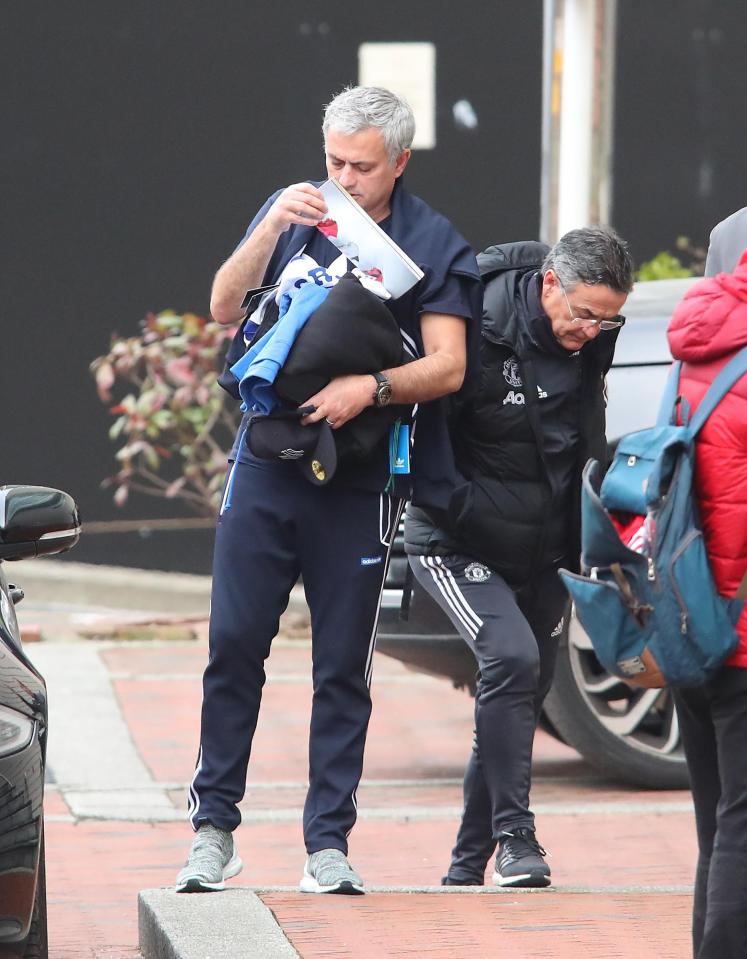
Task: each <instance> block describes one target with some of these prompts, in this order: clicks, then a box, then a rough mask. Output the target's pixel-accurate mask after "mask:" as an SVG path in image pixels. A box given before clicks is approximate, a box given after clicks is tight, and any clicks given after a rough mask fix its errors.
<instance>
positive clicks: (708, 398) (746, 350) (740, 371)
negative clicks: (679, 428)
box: [689, 346, 747, 436]
mask: <svg viewBox="0 0 747 959" xmlns="http://www.w3.org/2000/svg"><path fill="white" fill-rule="evenodd" d="M745 373H747V346H743V347H742V349H741V350H740V351H739V352H738V353H737V354H736V356H733V357H732V358H731V359H730V360H729V362H728V363H727V364H726V366H725V367H724V368H723V369H722V370H721V372H720V373H719V374H718V376H717V377H716V379H715V380H714V381H713V383H711V385H710V387H709V388H708V392H707V393H706V395H705V396H704V397H703V399H702V400H701V401H700V403H699V404H698V408H697V409H696V411H695V413H694V414H693V418H692V419H691V420H690V424H689V428H690V432H691V433H692V435H693V436H695V435H696V434H697V433H698V431H699V430H700V429H701V427H702V426H703V424H704V423H705V421H706V420H707V419H708V417H709V416H710V415H711V413H712V412H713V411H714V410H715V409H716V407H717V406H718V404H719V403H720V402H721V400H722V399H723V398H724V396H726V394H727V393H728V392H729V390H730V389H731V388H732V386H734V384H735V383H736V382H737V380H739V379H740V378H741V377H742V376H744V374H745Z"/></svg>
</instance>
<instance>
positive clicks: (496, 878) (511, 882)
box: [493, 872, 552, 889]
mask: <svg viewBox="0 0 747 959" xmlns="http://www.w3.org/2000/svg"><path fill="white" fill-rule="evenodd" d="M551 884H552V879H551V878H550V877H549V876H548V875H545V874H544V873H538V872H524V873H521V874H520V875H518V876H502V875H501V874H500V873H499V872H494V873H493V885H494V886H522V887H523V888H526V889H544V887H545V886H549V885H551Z"/></svg>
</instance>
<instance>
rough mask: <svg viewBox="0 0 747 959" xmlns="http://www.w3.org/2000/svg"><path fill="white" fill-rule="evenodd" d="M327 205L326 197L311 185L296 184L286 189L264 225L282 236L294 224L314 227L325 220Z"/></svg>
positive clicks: (270, 210) (273, 206) (274, 204)
mask: <svg viewBox="0 0 747 959" xmlns="http://www.w3.org/2000/svg"><path fill="white" fill-rule="evenodd" d="M326 212H327V204H326V203H325V202H324V197H323V196H322V194H321V192H320V191H319V190H317V188H316V187H315V186H312V185H311V184H310V183H294V184H292V185H291V186H288V187H286V188H285V189H284V190H283V192H282V193H281V194H280V196H279V197H278V198H277V200H275V202H274V203H273V204H272V206H271V207H270V209H269V211H268V213H267V216H266V217H265V219H264V224H265V225H266V227H267V229H268V230H269V231H270V232H272V233H274V234H276V235H277V236H280V234H281V233H285V231H286V230H287V229H288V227H289V226H291V225H292V224H293V223H300V224H302V225H303V226H313V225H315V224H317V223H318V222H319V221H320V220H322V219H324V215H325V214H326Z"/></svg>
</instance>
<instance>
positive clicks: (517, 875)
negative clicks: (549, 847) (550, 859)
mask: <svg viewBox="0 0 747 959" xmlns="http://www.w3.org/2000/svg"><path fill="white" fill-rule="evenodd" d="M546 855H547V853H546V852H545V850H544V849H543V848H542V846H540V844H539V843H538V842H537V837H536V836H535V834H534V830H533V829H528V828H526V827H525V828H522V829H514V831H513V832H504V833H501V836H500V839H499V845H498V855H497V856H496V857H495V872H494V873H493V883H494V884H495V885H496V886H532V887H535V888H536V887H539V886H549V885H550V867H549V866H548V865H547V863H546V862H545V860H544V859H543V858H542V857H543V856H546Z"/></svg>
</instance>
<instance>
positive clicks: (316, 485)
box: [176, 87, 481, 893]
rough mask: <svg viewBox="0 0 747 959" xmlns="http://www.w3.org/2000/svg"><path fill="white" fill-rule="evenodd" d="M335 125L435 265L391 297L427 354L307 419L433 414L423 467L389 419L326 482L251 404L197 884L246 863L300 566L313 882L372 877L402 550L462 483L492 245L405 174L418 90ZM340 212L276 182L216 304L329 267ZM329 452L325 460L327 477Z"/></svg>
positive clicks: (373, 193)
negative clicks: (461, 430)
mask: <svg viewBox="0 0 747 959" xmlns="http://www.w3.org/2000/svg"><path fill="white" fill-rule="evenodd" d="M323 131H324V142H325V156H326V166H327V172H328V174H329V176H331V177H334V178H335V179H337V180H338V181H339V182H340V183H341V184H342V185H343V186H344V187H345V188H346V189H347V191H348V192H349V193H350V194H351V195H352V197H353V198H354V199H355V200H356V202H357V203H359V204H360V206H361V207H362V208H363V209H364V210H365V211H366V212H367V213H368V214H369V216H371V217H372V219H373V220H374V221H375V222H377V223H378V224H379V226H380V227H381V228H382V229H383V230H384V231H385V232H386V233H387V234H388V235H389V236H390V237H391V238H392V239H393V240H394V241H395V243H397V244H398V245H399V246H400V247H401V248H402V249H403V250H404V251H405V252H406V253H407V254H408V255H409V256H410V258H411V259H413V260H414V261H415V262H416V263H417V264H418V265H419V266H420V268H421V269H422V270H423V272H424V277H423V279H422V280H420V281H419V282H418V283H417V284H416V285H415V286H414V287H413V288H412V289H411V290H409V291H408V292H407V293H405V294H404V295H402V296H401V297H399V298H397V299H392V300H388V301H386V304H387V306H388V308H389V309H390V310H391V313H392V315H393V316H394V318H395V320H396V322H397V324H398V326H399V329H400V332H401V336H402V343H403V347H404V352H405V353H406V354H407V355H408V359H410V362H407V363H405V364H404V365H396V366H394V367H393V368H390V369H384V370H375V371H374V370H372V371H371V372H369V373H365V374H350V375H343V376H336V377H335V378H333V379H332V380H330V381H329V382H328V384H327V385H326V386H324V387H323V388H321V389H319V390H317V391H316V392H315V393H314V394H313V395H311V396H308V397H307V398H306V399H305V401H304V402H303V403H301V405H302V406H310V407H313V408H314V411H313V412H311V413H310V414H307V415H306V416H305V418H304V419H303V420H302V423H303V424H304V426H305V427H306V428H309V429H312V428H314V424H321V425H322V426H323V423H322V421H326V423H327V424H329V426H330V427H331V428H332V430H333V433H334V434H336V435H337V436H338V439H342V436H343V433H338V431H339V430H340V429H341V428H342V427H344V426H345V424H346V423H351V425H352V424H353V423H354V421H355V420H356V417H358V416H359V415H360V414H362V413H363V412H364V411H368V412H367V413H366V416H368V417H369V418H370V415H371V408H373V409H374V410H375V409H376V408H382V409H381V412H382V415H383V414H384V412H385V411H384V410H383V407H385V406H387V405H388V404H389V402H390V401H391V402H392V403H394V404H397V405H398V406H402V407H403V408H406V409H407V410H408V414H410V415H411V410H412V408H413V407H414V408H415V409H416V411H417V413H416V417H412V416H411V418H410V422H409V423H408V425H409V426H410V438H411V439H413V438H414V436H415V434H417V436H416V439H414V441H413V442H412V443H411V445H410V450H411V472H410V473H409V474H404V473H397V472H396V471H395V470H394V468H393V464H392V463H391V462H390V453H389V437H388V436H387V435H383V436H382V437H381V439H380V441H378V442H377V443H376V444H375V446H374V448H373V449H372V450H370V451H368V453H367V455H366V456H365V457H364V458H357V459H351V458H350V457H348V458H341V460H340V462H339V464H338V466H337V469H336V471H335V473H334V477H333V478H332V479H331V480H329V481H326V480H328V477H327V478H326V480H325V481H323V482H310V481H309V478H308V477H307V476H305V475H304V473H303V471H302V470H299V469H298V468H297V464H295V463H289V462H281V461H277V460H269V459H263V458H260V457H259V456H257V455H254V453H252V451H251V450H250V448H249V447H248V445H247V442H246V431H247V425H248V424H247V417H245V418H244V422H242V425H241V427H240V429H239V433H238V436H237V441H236V443H235V444H234V448H233V450H232V453H231V460H232V467H231V471H230V474H229V479H228V481H227V485H226V491H225V494H224V500H223V505H222V508H221V515H220V517H219V521H218V528H217V534H216V545H215V559H214V568H213V595H212V603H211V623H210V657H209V663H208V666H207V669H206V671H205V676H204V683H203V706H202V725H201V738H200V750H199V756H198V762H197V769H196V772H195V777H194V780H193V782H192V785H191V787H190V796H189V812H190V821H191V824H192V827H193V829H195V830H196V836H195V838H194V841H193V844H192V848H191V850H190V854H189V859H188V861H187V864H186V865H185V867H184V868H183V869H182V870H181V872H180V874H179V876H178V878H177V885H176V888H177V891H181V892H201V891H207V890H212V889H221V888H223V883H224V881H225V880H226V879H228V878H230V877H231V876H234V875H236V874H237V873H238V872H239V870H240V869H241V868H242V863H241V860H240V859H239V858H238V855H237V854H236V851H235V848H234V842H233V836H232V832H233V830H234V829H235V828H236V826H237V825H238V824H239V821H240V813H239V811H238V803H239V802H240V801H241V799H242V797H243V795H244V790H245V784H246V773H247V766H248V761H249V755H250V751H251V745H252V738H253V735H254V730H255V727H256V722H257V716H258V712H259V705H260V699H261V691H262V686H263V684H264V680H265V672H264V660H265V659H266V657H267V656H268V654H269V651H270V645H271V642H272V639H273V637H274V636H275V634H276V632H277V629H278V621H279V617H280V615H281V614H282V612H283V610H284V609H285V607H286V606H287V603H288V597H289V594H290V590H291V588H292V586H293V585H294V583H295V582H296V580H297V578H298V576H299V575H301V576H302V577H303V583H304V589H305V591H306V597H307V600H308V603H309V608H310V611H311V627H312V663H313V666H312V669H313V686H314V695H313V704H312V716H311V726H310V731H309V735H310V743H309V767H310V775H309V779H310V781H309V790H308V794H307V798H306V804H305V808H304V839H305V844H306V852H307V860H306V864H305V867H304V873H303V878H302V880H301V889H302V890H303V891H306V892H336V893H361V892H363V891H364V889H363V882H362V880H361V878H360V876H359V875H358V874H357V873H356V872H355V870H354V869H353V868H352V867H351V866H350V864H349V862H348V860H347V851H348V847H347V836H348V834H349V832H350V830H351V829H352V827H353V825H354V823H355V818H356V805H355V791H356V789H357V786H358V782H359V780H360V776H361V771H362V764H363V750H364V745H365V738H366V731H367V726H368V720H369V716H370V711H371V700H370V693H369V685H370V679H371V665H372V656H373V646H374V637H375V632H376V621H377V617H378V607H379V601H380V596H381V590H382V588H383V583H384V575H385V572H386V566H387V561H388V557H389V551H390V548H391V544H392V539H393V537H394V534H395V532H396V529H397V525H398V521H399V515H400V512H401V506H402V503H403V502H404V499H405V498H407V497H410V496H411V497H412V498H413V501H415V502H421V503H423V504H430V505H431V506H434V507H437V506H439V505H444V503H445V500H444V497H445V496H447V495H448V491H449V490H450V489H451V486H452V485H453V481H454V473H453V470H454V463H453V456H452V452H451V446H450V443H449V439H448V431H447V428H446V421H445V416H444V412H443V408H442V404H441V403H440V402H439V400H440V398H441V397H443V396H445V395H447V394H449V393H452V392H455V391H457V390H459V389H460V388H462V386H463V384H464V381H465V379H469V378H470V375H471V372H472V365H473V361H474V360H475V359H476V351H477V345H478V344H477V337H478V329H479V327H478V324H479V317H480V312H481V287H480V281H479V274H478V270H477V265H476V262H475V258H474V255H473V253H472V251H471V250H470V248H469V246H468V245H467V243H466V242H465V241H464V240H463V238H462V237H461V236H459V234H457V233H456V231H455V230H454V228H453V227H452V226H451V224H450V223H449V222H448V221H447V220H446V219H445V218H444V217H442V216H441V215H440V214H438V213H436V212H435V211H433V210H432V209H431V208H430V207H429V206H427V204H425V203H424V202H423V201H422V200H420V199H419V198H417V197H415V196H413V195H412V194H410V193H408V192H407V191H406V190H405V189H404V187H403V186H402V183H401V180H400V177H401V175H402V173H403V172H404V169H405V166H406V165H407V162H408V160H409V158H410V152H411V151H410V145H411V143H412V138H413V134H414V118H413V115H412V111H411V110H410V108H409V106H408V105H407V104H406V103H405V102H404V101H402V100H401V99H400V98H399V97H397V96H395V95H394V94H392V93H390V92H389V91H386V90H382V89H379V88H365V87H354V88H350V89H347V90H345V91H343V92H342V93H341V94H339V95H338V96H337V97H336V98H335V99H334V100H333V101H332V102H331V103H330V104H329V105H328V106H327V108H326V112H325V118H324V125H323ZM326 212H327V210H326V205H325V202H324V199H323V197H322V194H321V193H320V191H319V190H318V188H317V187H316V186H315V185H314V184H312V183H310V182H303V183H298V184H295V185H293V186H290V187H287V188H286V189H284V190H281V191H278V193H276V194H274V195H273V196H272V197H270V198H269V200H268V201H267V202H266V203H265V205H264V206H263V207H262V209H261V210H260V211H259V213H258V214H257V216H256V217H255V218H254V220H253V221H252V223H251V224H250V226H249V229H248V230H247V234H246V236H245V238H244V240H243V241H242V243H241V245H240V246H239V247H238V249H237V250H236V251H235V252H234V253H233V254H232V255H231V257H229V259H228V260H227V261H226V263H225V264H224V265H223V266H222V267H221V268H220V270H219V271H218V273H217V274H216V277H215V282H214V286H213V292H212V299H211V312H212V314H213V316H214V317H215V319H216V320H217V321H218V322H221V323H237V322H239V321H240V320H241V319H242V314H243V311H242V309H241V304H242V301H243V300H244V296H245V294H246V291H247V290H250V289H254V288H257V287H260V286H264V285H267V284H270V283H274V282H276V281H277V280H278V279H279V278H280V277H281V274H282V273H283V270H284V269H285V267H286V266H287V264H288V263H289V261H290V260H291V259H292V258H293V257H295V256H296V255H297V254H298V253H299V252H300V251H301V250H303V252H304V253H305V254H307V255H308V256H310V257H312V258H313V259H314V260H315V261H316V262H317V263H318V264H319V265H320V266H321V267H329V266H330V265H331V264H332V263H333V261H335V260H336V259H337V258H338V257H339V250H338V249H337V248H336V247H335V246H333V245H332V243H330V242H329V240H327V239H326V237H325V236H324V235H323V234H322V232H320V231H319V230H317V229H316V224H317V223H319V222H320V221H321V220H322V219H323V218H324V215H325V213H326ZM351 321H352V318H351ZM309 322H312V321H311V320H310V321H309ZM358 422H360V421H358ZM249 430H250V432H251V427H249ZM343 432H344V431H343ZM338 448H339V447H338ZM283 452H284V453H285V452H288V451H285V450H284V451H283ZM292 454H293V451H292V450H291V451H290V453H289V455H292ZM322 465H323V464H322ZM318 466H319V464H318V463H315V467H314V468H315V470H316V473H315V476H316V478H317V479H319V476H320V475H321V476H322V477H323V478H324V471H323V470H322V471H321V473H320V471H319V469H318V468H317V467H318Z"/></svg>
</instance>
